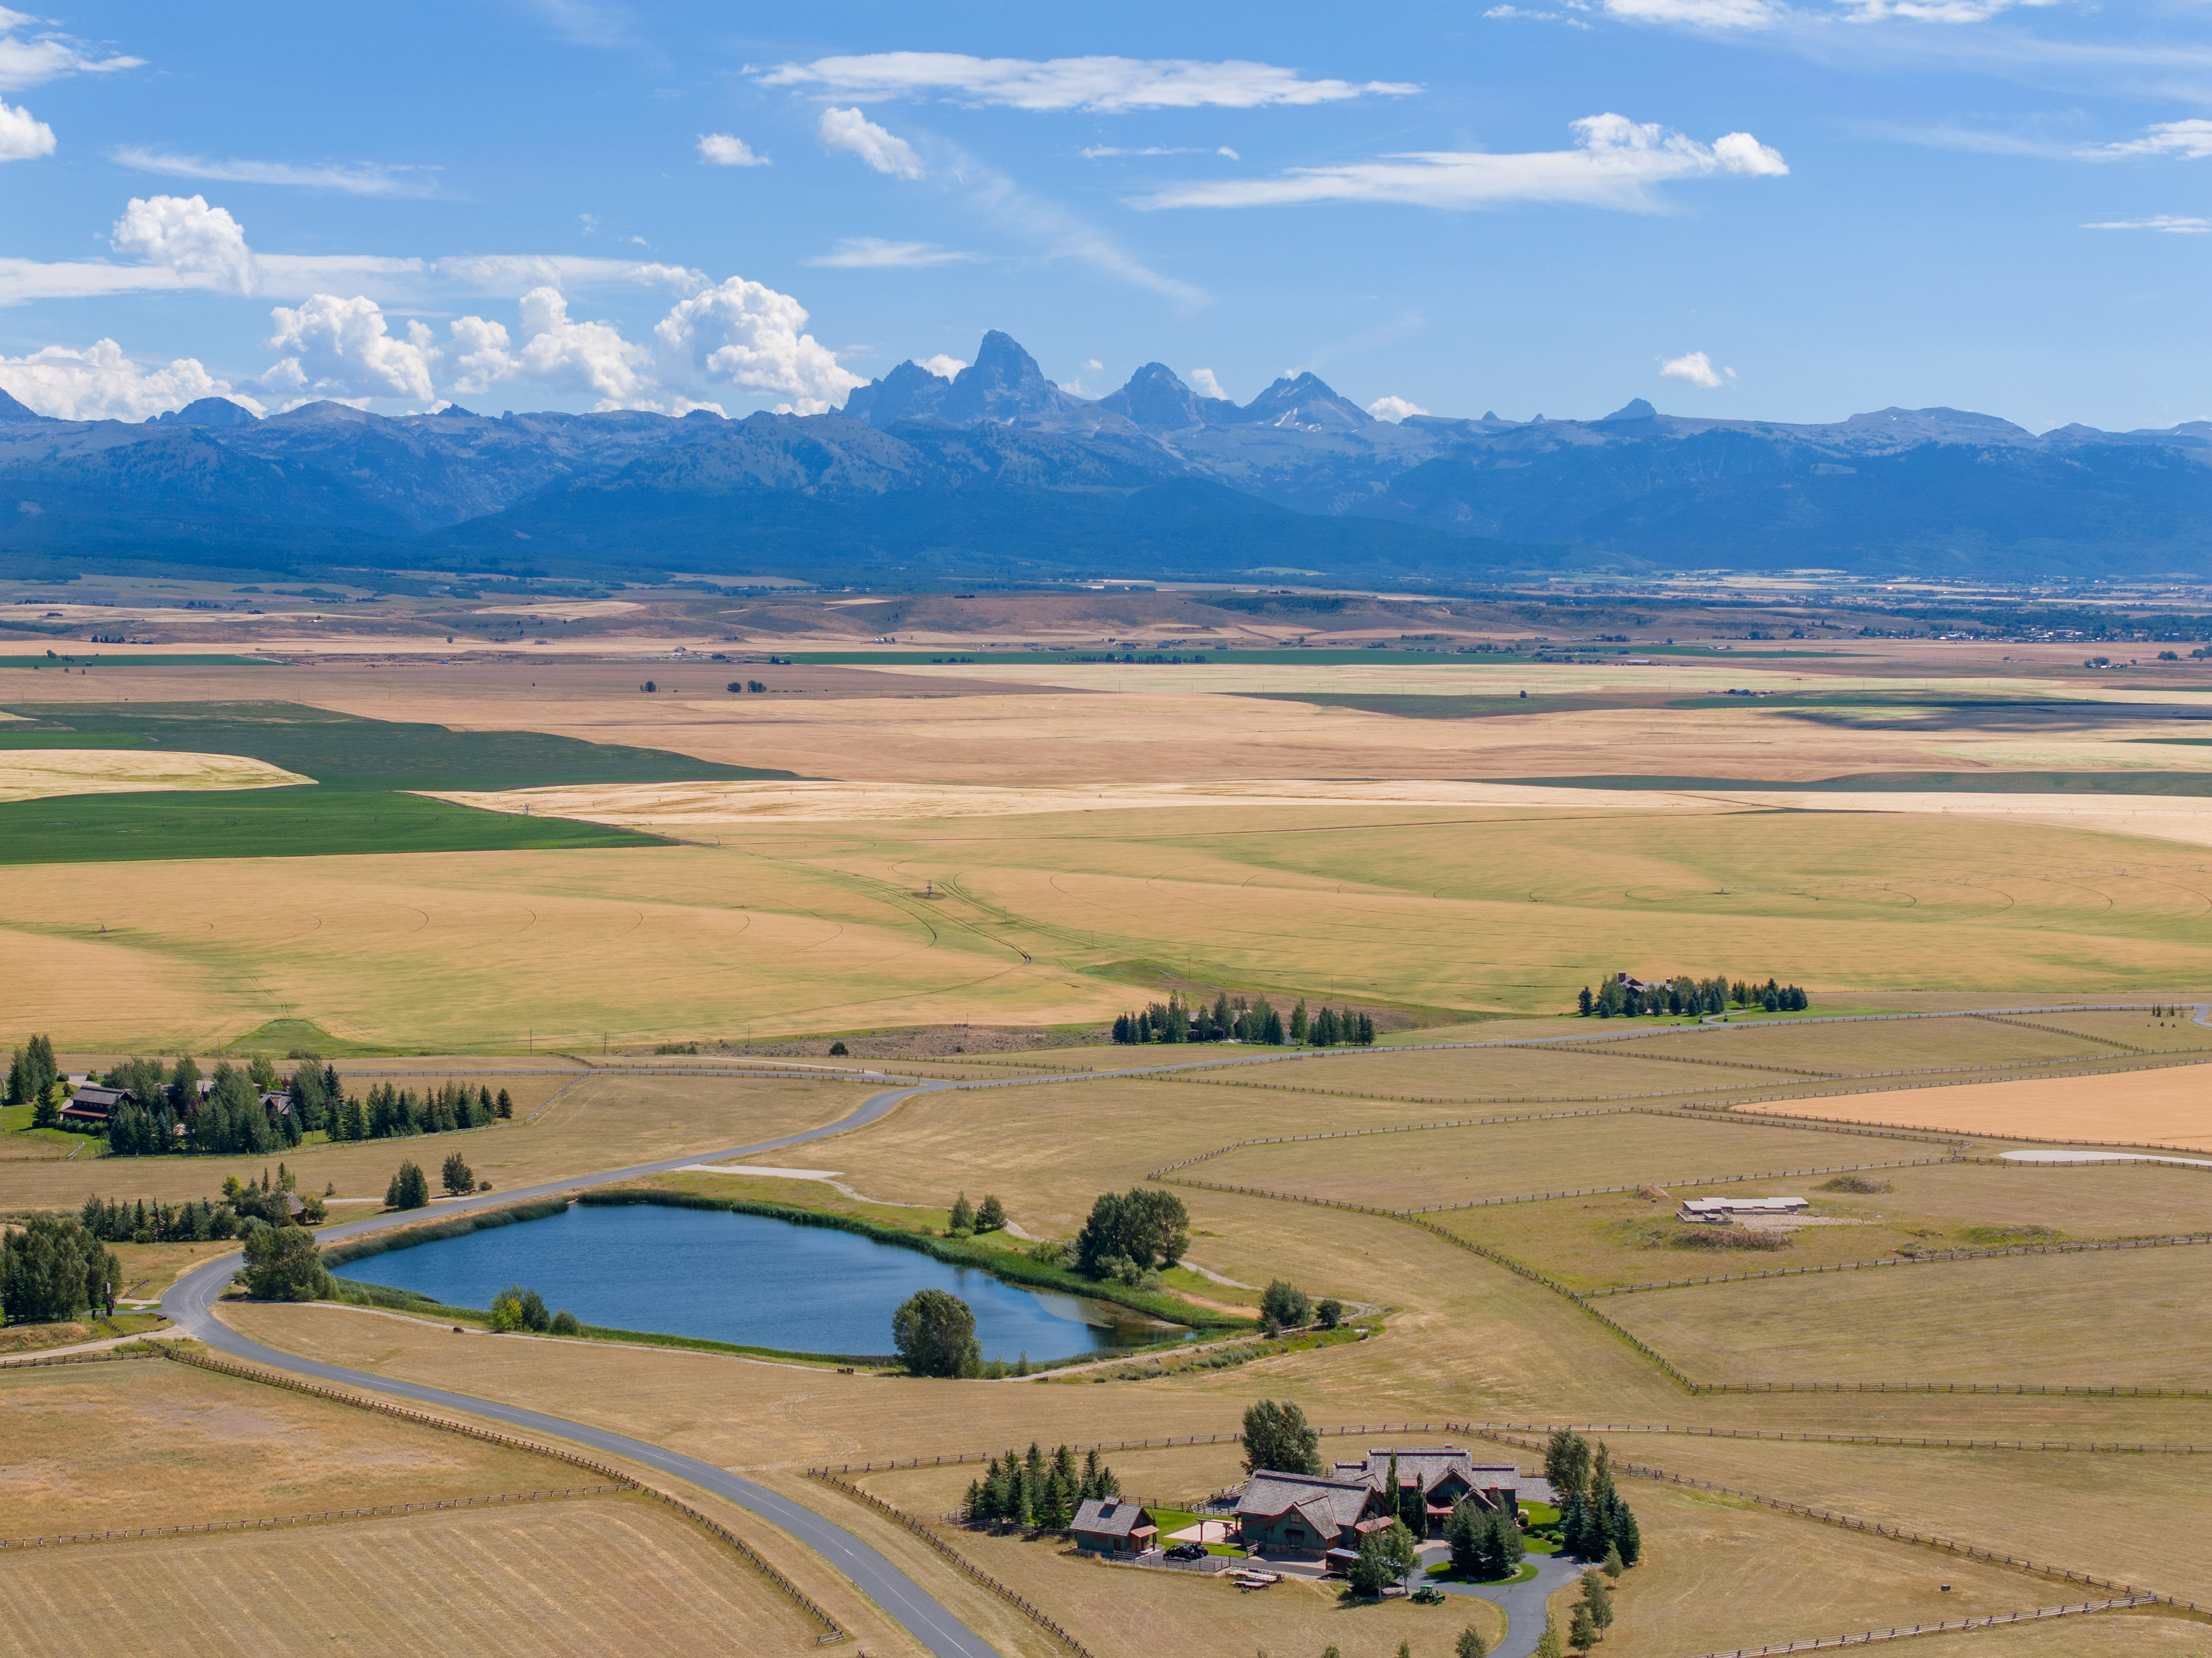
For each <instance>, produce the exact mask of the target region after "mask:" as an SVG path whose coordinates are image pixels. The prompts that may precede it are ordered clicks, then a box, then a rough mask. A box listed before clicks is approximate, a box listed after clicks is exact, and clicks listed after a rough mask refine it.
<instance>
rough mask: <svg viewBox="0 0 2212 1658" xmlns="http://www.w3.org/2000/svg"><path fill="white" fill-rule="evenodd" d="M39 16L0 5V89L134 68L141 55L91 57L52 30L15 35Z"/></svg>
mask: <svg viewBox="0 0 2212 1658" xmlns="http://www.w3.org/2000/svg"><path fill="white" fill-rule="evenodd" d="M40 21H42V20H41V19H40V18H37V17H33V16H32V15H30V14H29V13H27V12H21V11H10V10H9V9H8V8H7V7H5V6H0V92H21V90H22V89H23V88H25V87H35V86H43V85H44V84H45V83H46V82H48V81H58V80H60V79H61V78H62V76H65V75H106V74H111V73H112V72H113V71H115V70H121V69H137V67H138V66H139V65H140V64H143V63H144V62H145V61H146V60H145V59H144V58H94V57H91V56H88V54H87V53H86V52H85V51H84V49H83V48H82V46H79V45H78V44H77V42H76V41H74V40H71V39H69V38H68V37H66V36H64V35H60V34H56V33H52V31H48V32H46V33H41V34H38V35H35V36H33V38H32V39H27V40H26V39H19V38H18V37H19V36H20V35H21V33H22V32H23V31H24V30H25V29H27V28H31V27H35V26H36V25H37V24H38V23H40Z"/></svg>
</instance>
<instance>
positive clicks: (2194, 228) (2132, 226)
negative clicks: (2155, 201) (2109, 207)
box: [2081, 213, 2212, 236]
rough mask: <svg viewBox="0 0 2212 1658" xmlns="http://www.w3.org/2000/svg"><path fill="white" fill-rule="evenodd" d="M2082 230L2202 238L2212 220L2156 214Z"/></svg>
mask: <svg viewBox="0 0 2212 1658" xmlns="http://www.w3.org/2000/svg"><path fill="white" fill-rule="evenodd" d="M2081 228H2082V229H2084V230H2163V231H2165V232H2166V233H2167V234H2169V235H2175V236H2202V235H2203V234H2206V233H2207V232H2208V231H2212V219H2186V218H2183V217H2181V216H2179V215H2177V214H2172V213H2158V214H2154V215H2153V216H2151V217H2149V218H2148V219H2106V220H2105V221H2104V222H2102V223H2100V224H2085V225H2083V226H2082V227H2081Z"/></svg>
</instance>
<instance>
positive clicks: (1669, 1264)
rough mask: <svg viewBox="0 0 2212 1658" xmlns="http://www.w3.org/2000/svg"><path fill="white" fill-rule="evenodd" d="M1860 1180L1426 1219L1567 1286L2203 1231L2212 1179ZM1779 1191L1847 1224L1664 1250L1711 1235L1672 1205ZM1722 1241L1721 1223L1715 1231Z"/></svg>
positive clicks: (1962, 1170)
mask: <svg viewBox="0 0 2212 1658" xmlns="http://www.w3.org/2000/svg"><path fill="white" fill-rule="evenodd" d="M2207 1174H2208V1175H2212V1171H2207ZM1864 1178H1866V1179H1868V1180H1869V1181H1873V1182H1876V1183H1880V1184H1884V1185H1887V1186H1888V1187H1890V1189H1889V1190H1888V1191H1887V1192H1875V1193H1847V1192H1829V1191H1826V1190H1824V1189H1823V1187H1824V1186H1825V1184H1826V1182H1824V1181H1821V1180H1820V1179H1818V1178H1815V1179H1812V1180H1795V1181H1748V1182H1746V1183H1743V1184H1741V1185H1729V1186H1726V1187H1697V1186H1669V1187H1666V1188H1665V1191H1666V1193H1667V1195H1666V1196H1665V1197H1664V1198H1650V1197H1646V1196H1643V1195H1641V1194H1638V1193H1618V1194H1612V1195H1606V1196H1601V1197H1588V1198H1563V1199H1558V1200H1556V1201H1554V1202H1551V1203H1536V1204H1516V1205H1514V1206H1510V1208H1508V1207H1501V1208H1498V1209H1476V1210H1467V1211H1462V1212H1457V1213H1453V1214H1446V1215H1442V1216H1438V1217H1437V1221H1438V1223H1439V1224H1442V1225H1443V1226H1445V1227H1447V1228H1448V1229H1449V1230H1451V1231H1454V1232H1455V1233H1458V1234H1459V1235H1460V1236H1463V1237H1468V1238H1471V1239H1473V1240H1474V1242H1478V1243H1481V1244H1484V1245H1486V1246H1487V1247H1489V1248H1494V1249H1498V1250H1501V1251H1503V1252H1504V1254H1507V1255H1510V1256H1511V1257H1512V1258H1513V1259H1514V1260H1520V1261H1525V1262H1527V1263H1528V1265H1530V1266H1535V1267H1539V1268H1541V1270H1543V1271H1544V1272H1549V1273H1551V1274H1552V1275H1553V1276H1554V1277H1556V1278H1559V1279H1561V1280H1562V1281H1563V1282H1565V1283H1566V1284H1569V1285H1570V1286H1571V1287H1572V1288H1574V1289H1577V1290H1590V1289H1602V1288H1610V1287H1612V1286H1614V1285H1619V1284H1650V1283H1665V1282H1668V1281H1669V1280H1673V1279H1677V1278H1697V1277H1703V1276H1705V1275H1706V1274H1709V1273H1711V1274H1719V1273H1723V1272H1765V1271H1790V1270H1795V1269H1796V1268H1800V1267H1805V1266H1819V1265H1831V1264H1834V1263H1837V1262H1840V1261H1864V1260H1884V1259H1892V1260H1893V1259H1894V1258H1895V1257H1896V1256H1897V1255H1898V1254H1899V1252H1901V1251H1906V1250H1912V1251H1922V1252H1932V1251H1941V1250H1950V1249H1988V1248H2004V1247H2007V1246H2008V1245H2015V1244H2035V1243H2053V1242H2061V1241H2063V1240H2069V1239H2095V1238H2129V1237H2145V1236H2164V1235H2167V1234H2172V1233H2177V1232H2199V1231H2206V1230H2212V1179H2208V1178H2207V1177H2206V1175H2198V1174H2197V1173H2196V1172H2194V1171H2192V1170H2189V1169H2161V1168H2160V1167H2158V1166H2156V1165H2155V1164H2149V1163H2104V1164H2093V1163H2075V1164H2048V1163H1994V1162H1989V1163H1942V1164H1938V1165H1936V1166H1935V1167H1932V1168H1925V1169H1878V1170H1873V1171H1869V1174H1868V1175H1866V1176H1865V1177H1864ZM1783 1196H1796V1197H1804V1198H1809V1199H1811V1200H1812V1204H1813V1207H1812V1209H1811V1211H1810V1213H1811V1214H1812V1215H1813V1216H1814V1217H1815V1218H1823V1219H1840V1220H1850V1221H1853V1222H1856V1223H1859V1224H1851V1225H1844V1226H1838V1225H1820V1226H1807V1227H1802V1228H1799V1229H1797V1230H1792V1231H1790V1232H1788V1233H1786V1234H1784V1236H1787V1237H1788V1239H1789V1242H1788V1244H1787V1245H1786V1247H1784V1248H1779V1249H1776V1250H1772V1251H1771V1252H1762V1251H1754V1250H1752V1249H1747V1248H1728V1247H1722V1246H1713V1247H1704V1248H1700V1247H1694V1245H1693V1244H1691V1243H1684V1244H1682V1245H1680V1246H1675V1247H1670V1243H1671V1241H1672V1240H1674V1239H1676V1238H1683V1239H1691V1240H1694V1239H1697V1238H1699V1237H1705V1236H1715V1232H1714V1230H1713V1229H1698V1228H1692V1227H1688V1226H1685V1225H1683V1224H1679V1223H1676V1222H1675V1221H1674V1220H1673V1219H1672V1216H1673V1215H1674V1208H1675V1205H1676V1202H1677V1201H1678V1200H1679V1199H1684V1198H1692V1197H1747V1198H1755V1197H1783ZM1733 1235H1734V1230H1733V1229H1731V1231H1730V1232H1729V1233H1725V1234H1722V1236H1733ZM1884 1270H1899V1271H1918V1270H1921V1269H1920V1268H1917V1267H1911V1268H1896V1269H1884Z"/></svg>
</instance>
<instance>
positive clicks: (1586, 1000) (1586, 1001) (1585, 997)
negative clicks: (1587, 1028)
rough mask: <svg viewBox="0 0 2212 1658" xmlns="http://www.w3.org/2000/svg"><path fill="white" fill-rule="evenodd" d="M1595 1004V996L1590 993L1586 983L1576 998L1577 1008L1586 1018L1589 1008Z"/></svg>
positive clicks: (1588, 1014)
mask: <svg viewBox="0 0 2212 1658" xmlns="http://www.w3.org/2000/svg"><path fill="white" fill-rule="evenodd" d="M1596 1005H1597V998H1596V997H1595V996H1593V995H1591V994H1590V987H1589V986H1588V985H1584V986H1583V993H1582V994H1581V995H1580V996H1579V997H1577V999H1576V1006H1577V1011H1579V1012H1580V1013H1581V1014H1582V1016H1583V1017H1584V1018H1585V1019H1587V1018H1588V1017H1589V1016H1590V1010H1591V1009H1592V1008H1593V1007H1595V1006H1596Z"/></svg>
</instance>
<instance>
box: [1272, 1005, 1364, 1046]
mask: <svg viewBox="0 0 2212 1658" xmlns="http://www.w3.org/2000/svg"><path fill="white" fill-rule="evenodd" d="M1291 1041H1292V1042H1304V1044H1306V1046H1308V1047H1309V1048H1340V1047H1351V1048H1372V1047H1374V1046H1375V1021H1374V1020H1373V1019H1372V1018H1371V1017H1369V1016H1368V1015H1366V1014H1364V1013H1355V1012H1353V1011H1352V1010H1351V1009H1350V1008H1348V1007H1347V1008H1345V1009H1343V1010H1342V1011H1339V1010H1337V1009H1335V1008H1333V1007H1324V1008H1322V1010H1321V1011H1320V1012H1318V1013H1316V1014H1314V1015H1312V1016H1311V1017H1308V1015H1307V1013H1306V1005H1305V1004H1304V1002H1300V1003H1299V1004H1298V1005H1297V1006H1296V1007H1294V1008H1292V1009H1291Z"/></svg>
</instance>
